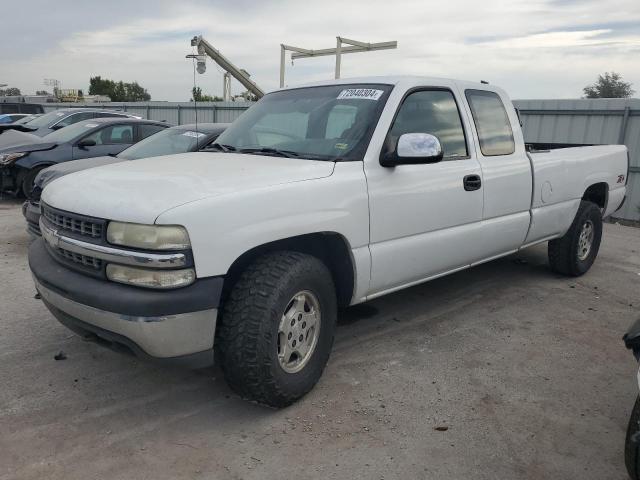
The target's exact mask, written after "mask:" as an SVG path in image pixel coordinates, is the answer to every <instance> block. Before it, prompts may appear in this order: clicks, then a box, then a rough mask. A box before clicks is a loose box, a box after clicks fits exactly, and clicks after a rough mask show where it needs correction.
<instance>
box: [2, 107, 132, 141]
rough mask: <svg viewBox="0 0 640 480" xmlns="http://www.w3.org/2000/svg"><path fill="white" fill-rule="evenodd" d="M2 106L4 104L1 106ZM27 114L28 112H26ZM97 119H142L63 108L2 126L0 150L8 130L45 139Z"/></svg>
mask: <svg viewBox="0 0 640 480" xmlns="http://www.w3.org/2000/svg"><path fill="white" fill-rule="evenodd" d="M0 105H2V104H0ZM25 113H27V112H25ZM95 118H140V117H137V116H135V115H130V114H128V113H125V112H116V111H113V110H100V109H95V108H61V109H60V110H54V111H53V112H49V113H45V114H44V115H41V116H39V117H38V118H35V119H33V120H31V121H30V122H28V123H25V124H9V125H0V148H3V147H4V146H5V143H6V137H7V133H8V132H7V130H19V131H21V132H28V133H31V134H33V135H36V136H38V137H44V136H45V135H48V134H50V133H51V132H54V131H56V130H60V129H61V128H64V127H68V126H69V125H73V124H74V123H78V122H83V121H85V120H92V119H95Z"/></svg>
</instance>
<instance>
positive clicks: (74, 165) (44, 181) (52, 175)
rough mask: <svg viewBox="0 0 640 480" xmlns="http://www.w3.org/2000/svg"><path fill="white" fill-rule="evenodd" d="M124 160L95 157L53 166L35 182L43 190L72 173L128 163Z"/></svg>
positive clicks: (46, 169) (41, 172)
mask: <svg viewBox="0 0 640 480" xmlns="http://www.w3.org/2000/svg"><path fill="white" fill-rule="evenodd" d="M126 161H127V160H126V159H124V158H118V157H108V156H107V157H93V158H82V159H80V160H72V161H70V162H63V163H58V164H56V165H53V166H51V167H49V168H45V169H44V170H41V171H40V173H38V175H37V176H36V179H35V181H34V182H33V183H34V184H35V185H36V186H38V187H40V188H41V189H43V188H44V187H46V186H47V185H49V184H50V183H51V182H53V181H54V180H55V179H57V178H60V177H64V176H65V175H68V174H70V173H74V172H80V171H81V170H87V169H88V168H95V167H102V166H104V165H112V164H114V163H120V162H126Z"/></svg>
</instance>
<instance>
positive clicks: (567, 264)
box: [548, 200, 602, 277]
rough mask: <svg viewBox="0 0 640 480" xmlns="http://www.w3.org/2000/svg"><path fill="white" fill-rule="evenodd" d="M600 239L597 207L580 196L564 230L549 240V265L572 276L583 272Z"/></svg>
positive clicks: (600, 214) (592, 260) (600, 220)
mask: <svg viewBox="0 0 640 480" xmlns="http://www.w3.org/2000/svg"><path fill="white" fill-rule="evenodd" d="M601 239H602V213H601V211H600V208H598V206H597V205H596V204H594V203H592V202H588V201H585V200H582V201H581V202H580V207H579V208H578V212H577V213H576V216H575V218H574V219H573V223H572V224H571V227H569V230H568V231H567V233H565V234H564V236H563V237H561V238H557V239H555V240H551V241H550V242H549V246H548V254H549V265H550V266H551V269H552V270H553V271H554V272H558V273H562V274H563V275H570V276H573V277H577V276H580V275H582V274H584V273H586V272H587V271H588V270H589V269H590V268H591V265H593V262H594V261H595V259H596V256H597V255H598V250H599V249H600V240H601Z"/></svg>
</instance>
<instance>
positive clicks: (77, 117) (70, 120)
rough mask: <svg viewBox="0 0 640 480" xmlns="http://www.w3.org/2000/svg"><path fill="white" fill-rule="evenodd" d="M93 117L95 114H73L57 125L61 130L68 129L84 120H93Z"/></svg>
mask: <svg viewBox="0 0 640 480" xmlns="http://www.w3.org/2000/svg"><path fill="white" fill-rule="evenodd" d="M93 115H94V113H93V112H80V113H72V114H71V115H69V116H68V117H66V118H63V119H62V120H60V121H59V122H58V123H56V126H58V127H60V128H62V127H67V126H69V125H73V124H74V123H78V122H82V121H84V120H89V119H91V118H93Z"/></svg>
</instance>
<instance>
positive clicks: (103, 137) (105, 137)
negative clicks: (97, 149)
mask: <svg viewBox="0 0 640 480" xmlns="http://www.w3.org/2000/svg"><path fill="white" fill-rule="evenodd" d="M85 140H93V141H95V142H96V145H118V144H129V143H133V126H131V125H113V126H110V127H105V128H101V129H100V130H98V131H97V132H93V133H92V134H91V135H89V136H87V137H85Z"/></svg>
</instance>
